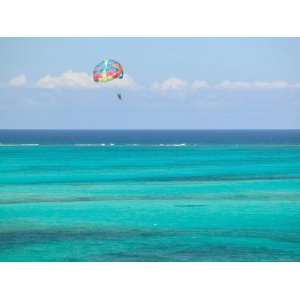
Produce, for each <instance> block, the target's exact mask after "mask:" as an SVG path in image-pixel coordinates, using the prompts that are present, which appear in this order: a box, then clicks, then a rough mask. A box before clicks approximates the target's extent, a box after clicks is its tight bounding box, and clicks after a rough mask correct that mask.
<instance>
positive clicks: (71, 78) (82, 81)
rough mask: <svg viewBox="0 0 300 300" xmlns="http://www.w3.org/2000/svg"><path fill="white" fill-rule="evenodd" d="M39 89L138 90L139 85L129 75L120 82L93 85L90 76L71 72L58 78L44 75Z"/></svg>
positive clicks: (37, 84) (38, 82) (39, 82)
mask: <svg viewBox="0 0 300 300" xmlns="http://www.w3.org/2000/svg"><path fill="white" fill-rule="evenodd" d="M36 86H37V87H39V88H46V89H54V88H86V89H94V88H99V87H103V88H125V89H138V88H139V85H138V84H137V83H136V82H135V80H134V79H133V78H132V77H130V76H129V75H127V74H125V76H124V78H123V79H122V80H114V81H111V82H108V83H106V84H101V83H95V82H94V81H93V78H92V76H91V75H89V74H87V73H84V72H74V71H72V70H70V71H67V72H65V73H62V74H61V75H58V76H51V75H46V76H44V77H42V78H41V79H39V80H38V81H37V83H36Z"/></svg>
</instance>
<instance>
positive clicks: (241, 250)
mask: <svg viewBox="0 0 300 300" xmlns="http://www.w3.org/2000/svg"><path fill="white" fill-rule="evenodd" d="M9 134H10V135H12V134H13V133H9ZM9 134H8V133H7V132H5V134H3V132H2V135H1V131H0V142H1V143H2V147H0V261H299V260H300V147H299V144H300V143H299V144H298V140H297V139H299V140H300V134H299V132H298V135H297V134H295V131H294V132H293V134H292V136H293V139H292V140H291V139H290V138H287V137H286V135H284V137H285V139H278V137H277V140H276V138H275V142H276V143H275V142H274V143H273V144H272V143H271V142H270V140H273V141H274V135H273V137H272V138H269V139H266V140H268V141H269V142H268V143H265V144H263V143H261V141H259V142H257V141H256V142H253V141H252V142H253V143H252V144H244V143H240V144H239V143H238V141H239V138H237V137H235V138H233V137H232V136H231V137H230V138H229V137H228V136H227V137H226V136H225V138H224V137H223V140H222V142H223V143H220V138H219V144H218V143H217V141H218V138H216V137H215V141H216V142H215V143H212V144H205V143H201V141H202V140H201V135H200V137H199V136H198V137H197V138H195V136H193V139H194V141H193V143H192V142H191V140H189V139H188V138H187V135H186V134H184V133H180V134H181V136H179V135H180V134H179V133H178V136H176V139H175V140H174V141H170V137H169V138H165V143H163V145H161V143H160V141H161V140H162V137H161V136H160V137H159V139H158V137H157V136H155V133H154V134H153V133H151V135H150V138H149V137H148V139H147V133H146V134H144V142H143V143H141V142H140V143H137V144H136V142H139V141H138V140H135V139H137V138H136V137H135V138H133V137H131V138H127V140H126V138H125V137H122V138H123V139H124V141H123V143H121V142H120V140H117V139H116V138H111V139H110V140H109V139H108V137H107V136H105V139H101V133H99V135H100V137H98V139H95V137H94V140H95V143H92V144H90V143H91V141H90V140H88V142H89V143H87V141H86V140H85V141H84V143H82V138H81V139H80V138H78V137H77V138H76V139H74V140H72V141H70V142H69V143H64V144H63V143H60V144H58V143H57V137H56V140H55V141H53V137H52V138H49V136H48V140H47V139H46V137H44V143H42V142H41V140H40V139H39V138H38V137H37V136H34V137H33V138H32V134H31V138H30V140H28V136H26V134H25V135H24V133H23V135H22V134H21V133H19V135H20V136H21V137H22V140H20V138H18V137H16V135H15V137H14V138H13V137H12V136H9ZM39 134H40V136H41V133H39ZM59 134H61V133H59ZM84 134H85V133H81V136H84ZM93 134H95V133H93ZM124 134H125V133H124ZM193 134H195V133H193ZM224 134H225V135H226V133H224ZM228 134H229V133H228ZM228 134H227V135H228ZM239 134H240V133H239ZM281 134H283V133H281ZM44 135H45V136H47V134H46V133H44ZM65 135H67V134H65ZM54 136H55V135H54ZM145 136H146V137H145ZM218 136H220V135H219V133H218ZM8 137H9V138H8ZM202 137H203V136H202ZM1 138H2V139H1ZM68 138H70V135H69V136H66V138H65V141H69V140H68ZM199 138H200V140H199ZM226 138H227V140H230V142H228V143H224V139H225V141H226ZM9 139H10V140H9ZM84 139H87V137H86V136H84ZM197 139H198V140H197ZM210 139H211V140H214V139H213V138H212V137H210ZM45 140H47V143H45ZM133 140H134V142H135V143H134V144H130V143H132V141H133ZM145 140H146V141H148V142H147V143H146V142H145ZM150 140H151V141H150ZM250 140H251V139H250ZM51 141H52V142H51ZM280 141H284V142H282V143H280ZM74 142H76V143H74ZM9 144H13V146H11V145H9ZM24 144H26V145H27V146H24ZM29 144H30V145H29ZM37 144H38V145H37ZM78 144H80V145H78ZM82 144H84V145H82ZM87 144H90V145H87ZM102 144H105V145H102ZM111 144H113V145H111Z"/></svg>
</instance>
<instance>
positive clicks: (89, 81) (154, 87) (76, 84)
mask: <svg viewBox="0 0 300 300" xmlns="http://www.w3.org/2000/svg"><path fill="white" fill-rule="evenodd" d="M8 85H9V86H10V87H15V88H17V87H37V88H41V89H61V88H64V89H68V88H69V89H74V88H79V89H80V88H81V89H95V88H118V89H119V88H120V89H130V90H139V89H141V88H143V87H142V86H141V85H139V84H138V83H137V82H136V81H135V80H134V79H133V78H132V77H131V76H129V75H128V74H125V76H124V78H123V79H122V80H113V81H111V82H108V83H105V84H101V83H95V82H94V81H93V78H92V76H91V75H90V74H88V73H85V72H75V71H72V70H69V71H66V72H64V73H62V74H60V75H50V74H48V75H45V76H43V77H42V78H40V79H38V80H37V81H36V82H35V84H34V85H33V86H29V85H28V80H27V77H26V76H25V75H24V74H20V75H18V76H16V77H14V78H12V79H11V80H10V81H9V82H8ZM147 89H148V90H150V91H154V92H160V93H167V92H172V91H175V92H179V91H184V92H187V91H190V92H197V91H201V90H230V91H252V90H253V91H257V90H279V89H300V82H289V81H285V80H275V81H231V80H224V81H222V82H220V83H214V84H212V83H209V82H207V81H205V80H199V79H196V80H193V81H187V80H184V79H181V78H176V77H171V78H168V79H165V80H162V81H156V82H154V83H153V84H151V85H150V86H149V87H148V88H147Z"/></svg>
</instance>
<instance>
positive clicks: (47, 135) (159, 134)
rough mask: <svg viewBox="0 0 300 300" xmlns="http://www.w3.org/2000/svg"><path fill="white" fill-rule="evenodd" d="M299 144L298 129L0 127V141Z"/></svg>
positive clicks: (49, 143)
mask: <svg viewBox="0 0 300 300" xmlns="http://www.w3.org/2000/svg"><path fill="white" fill-rule="evenodd" d="M35 143H36V144H41V145H62V144H85V143H86V144H101V143H104V144H106V143H107V144H109V143H114V144H143V145H151V144H152V145H153V144H182V143H186V144H215V145H216V144H300V130H0V144H35Z"/></svg>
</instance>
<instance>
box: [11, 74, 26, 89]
mask: <svg viewBox="0 0 300 300" xmlns="http://www.w3.org/2000/svg"><path fill="white" fill-rule="evenodd" d="M26 83H27V78H26V76H25V75H24V74H21V75H18V76H16V77H14V78H12V79H11V80H10V81H9V83H8V84H9V85H10V86H13V87H21V86H25V85H26Z"/></svg>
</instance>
